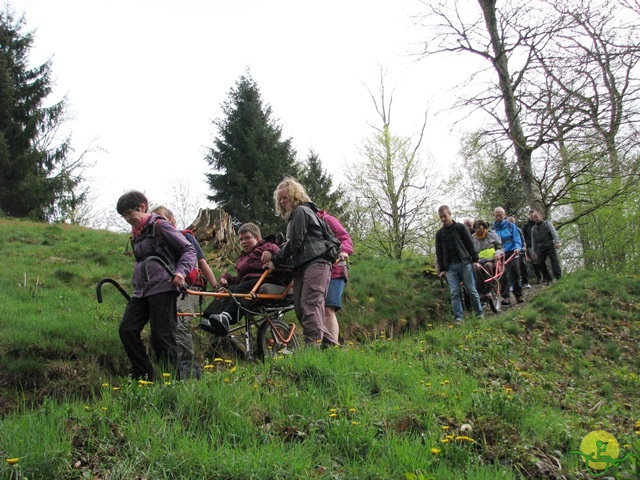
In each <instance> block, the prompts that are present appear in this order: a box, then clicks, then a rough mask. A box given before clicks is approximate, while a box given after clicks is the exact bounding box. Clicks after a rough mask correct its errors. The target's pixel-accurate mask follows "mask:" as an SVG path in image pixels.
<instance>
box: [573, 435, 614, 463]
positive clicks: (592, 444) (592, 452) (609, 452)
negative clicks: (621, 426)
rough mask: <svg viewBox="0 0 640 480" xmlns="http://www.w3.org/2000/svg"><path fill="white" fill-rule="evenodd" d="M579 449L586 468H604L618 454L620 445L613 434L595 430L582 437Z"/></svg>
mask: <svg viewBox="0 0 640 480" xmlns="http://www.w3.org/2000/svg"><path fill="white" fill-rule="evenodd" d="M580 451H581V452H582V453H583V454H584V455H583V456H582V458H583V460H584V462H585V463H586V465H587V468H591V469H593V470H606V469H607V468H609V467H610V466H611V465H612V463H613V461H615V460H617V459H618V456H619V455H620V445H619V444H618V441H617V440H616V439H615V437H614V436H613V435H611V434H610V433H609V432H605V431H604V430H595V431H593V432H591V433H589V434H588V435H587V436H586V437H584V438H583V439H582V443H581V444H580Z"/></svg>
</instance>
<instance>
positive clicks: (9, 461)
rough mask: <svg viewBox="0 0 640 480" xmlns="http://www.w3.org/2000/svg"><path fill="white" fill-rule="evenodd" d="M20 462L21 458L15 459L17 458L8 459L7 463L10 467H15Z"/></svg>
mask: <svg viewBox="0 0 640 480" xmlns="http://www.w3.org/2000/svg"><path fill="white" fill-rule="evenodd" d="M19 461H20V459H19V458H17V457H15V458H7V463H8V464H9V465H15V464H16V463H18V462H19Z"/></svg>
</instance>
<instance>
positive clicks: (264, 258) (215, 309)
mask: <svg viewBox="0 0 640 480" xmlns="http://www.w3.org/2000/svg"><path fill="white" fill-rule="evenodd" d="M238 237H239V238H240V245H242V253H241V254H240V256H239V257H238V260H237V261H236V273H237V275H235V276H233V275H230V274H228V273H225V274H224V275H222V277H220V285H221V286H222V287H224V288H226V289H227V290H228V291H229V292H232V293H249V292H250V291H251V290H252V289H253V287H254V286H255V285H256V283H258V280H260V277H261V276H262V274H263V273H264V271H265V268H266V264H267V262H268V261H269V259H270V258H271V255H272V254H275V253H277V252H278V251H279V250H280V248H279V247H278V245H276V244H275V243H272V242H267V241H266V240H263V239H262V235H261V233H260V228H258V226H257V225H256V224H255V223H244V224H242V225H240V228H238ZM240 315H241V309H240V308H238V302H237V301H236V299H235V298H231V297H226V298H224V299H217V300H214V301H213V302H211V303H210V304H209V306H208V307H207V308H206V309H205V311H204V315H203V318H202V321H201V322H200V328H201V329H202V330H204V331H205V332H209V333H213V334H214V335H217V336H219V337H224V336H226V335H228V334H229V326H230V325H232V324H235V323H237V322H238V320H239V319H240Z"/></svg>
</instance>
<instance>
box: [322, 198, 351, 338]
mask: <svg viewBox="0 0 640 480" xmlns="http://www.w3.org/2000/svg"><path fill="white" fill-rule="evenodd" d="M316 215H318V216H319V217H320V218H322V219H323V220H324V221H325V222H326V223H327V225H329V228H330V229H331V230H332V231H333V234H334V235H335V236H336V238H337V239H338V240H340V243H341V245H340V253H339V254H338V261H337V262H336V263H334V264H333V266H332V267H331V280H330V281H329V288H328V289H327V295H326V297H325V299H324V326H325V327H326V328H327V330H329V333H331V335H332V336H333V338H335V339H336V341H337V340H338V336H339V335H340V326H339V325H338V318H337V317H336V312H337V311H338V310H340V309H341V308H342V293H343V292H344V287H345V285H346V284H347V281H348V275H347V269H348V267H347V262H348V261H349V255H352V254H353V241H352V240H351V236H350V235H349V233H348V232H347V231H346V230H345V228H344V227H343V226H342V224H341V223H340V221H339V220H338V219H337V218H336V217H333V216H331V215H329V214H328V213H327V212H325V211H324V210H319V211H318V212H316Z"/></svg>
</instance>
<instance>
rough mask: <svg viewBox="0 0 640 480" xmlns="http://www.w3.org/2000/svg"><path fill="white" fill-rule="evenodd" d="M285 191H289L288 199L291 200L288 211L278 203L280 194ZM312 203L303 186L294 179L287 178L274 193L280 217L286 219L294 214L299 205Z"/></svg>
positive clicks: (274, 200)
mask: <svg viewBox="0 0 640 480" xmlns="http://www.w3.org/2000/svg"><path fill="white" fill-rule="evenodd" d="M285 189H286V190H287V197H288V198H289V205H288V206H287V210H286V211H285V210H284V209H283V208H282V206H281V205H280V202H279V201H278V192H279V191H280V190H285ZM310 201H311V198H309V195H308V194H307V192H306V191H305V189H304V187H303V186H302V184H300V183H299V182H298V181H296V179H295V178H293V177H285V178H284V180H282V181H281V182H280V183H279V184H278V186H277V187H276V189H275V190H274V192H273V202H274V204H275V207H276V212H277V213H278V215H279V216H280V217H282V218H285V219H286V218H288V217H289V215H291V212H293V210H294V209H295V208H296V207H297V206H298V205H300V204H301V203H304V202H310Z"/></svg>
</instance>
